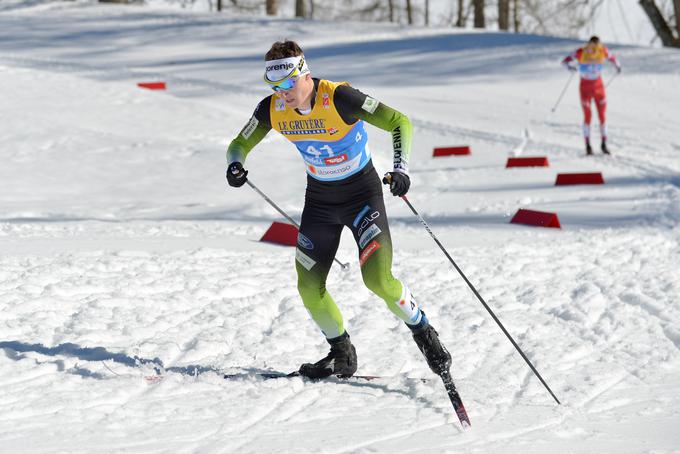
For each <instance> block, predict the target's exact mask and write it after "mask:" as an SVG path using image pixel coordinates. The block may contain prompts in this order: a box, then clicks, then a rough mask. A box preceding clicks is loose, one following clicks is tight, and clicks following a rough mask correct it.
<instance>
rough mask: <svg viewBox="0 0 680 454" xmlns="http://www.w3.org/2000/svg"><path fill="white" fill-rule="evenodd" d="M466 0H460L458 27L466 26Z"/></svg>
mask: <svg viewBox="0 0 680 454" xmlns="http://www.w3.org/2000/svg"><path fill="white" fill-rule="evenodd" d="M465 17H466V16H465V0H458V19H457V20H456V27H465Z"/></svg>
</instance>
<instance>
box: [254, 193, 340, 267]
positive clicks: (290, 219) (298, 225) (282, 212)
mask: <svg viewBox="0 0 680 454" xmlns="http://www.w3.org/2000/svg"><path fill="white" fill-rule="evenodd" d="M246 183H248V186H250V187H251V188H253V189H254V190H255V192H257V193H258V194H260V196H261V197H262V198H263V199H265V200H266V201H267V203H269V204H270V205H271V206H272V207H274V209H275V210H276V211H278V212H279V213H281V216H283V217H284V218H286V219H288V221H289V222H290V223H291V224H293V225H294V226H295V227H297V228H298V230H299V229H300V224H298V223H297V222H295V220H294V219H293V218H291V217H290V216H288V214H286V212H285V211H283V210H282V209H281V208H279V206H278V205H277V204H275V203H274V202H273V201H272V199H270V198H269V197H267V196H266V195H265V193H264V192H262V191H260V190H259V189H258V187H257V186H255V185H254V184H253V183H252V182H251V181H250V180H246ZM333 260H335V263H337V264H338V265H340V266H341V267H342V269H343V270H344V271H346V270H348V269H349V263H342V262H341V261H340V260H338V259H336V258H335V257H334V258H333Z"/></svg>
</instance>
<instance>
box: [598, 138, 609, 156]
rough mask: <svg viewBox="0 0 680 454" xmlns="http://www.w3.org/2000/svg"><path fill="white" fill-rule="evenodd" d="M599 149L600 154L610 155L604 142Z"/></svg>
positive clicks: (604, 141)
mask: <svg viewBox="0 0 680 454" xmlns="http://www.w3.org/2000/svg"><path fill="white" fill-rule="evenodd" d="M600 149H601V150H602V154H611V153H610V152H609V148H607V141H606V140H603V141H602V145H601V147H600Z"/></svg>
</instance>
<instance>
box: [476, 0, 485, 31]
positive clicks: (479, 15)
mask: <svg viewBox="0 0 680 454" xmlns="http://www.w3.org/2000/svg"><path fill="white" fill-rule="evenodd" d="M473 5H474V8H475V28H484V27H486V23H485V21H484V0H475V1H474V2H473Z"/></svg>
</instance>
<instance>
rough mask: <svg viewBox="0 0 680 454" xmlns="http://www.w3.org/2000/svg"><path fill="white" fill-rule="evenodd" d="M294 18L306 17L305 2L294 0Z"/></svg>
mask: <svg viewBox="0 0 680 454" xmlns="http://www.w3.org/2000/svg"><path fill="white" fill-rule="evenodd" d="M295 17H306V15H305V0H295Z"/></svg>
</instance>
